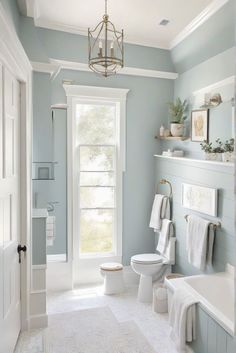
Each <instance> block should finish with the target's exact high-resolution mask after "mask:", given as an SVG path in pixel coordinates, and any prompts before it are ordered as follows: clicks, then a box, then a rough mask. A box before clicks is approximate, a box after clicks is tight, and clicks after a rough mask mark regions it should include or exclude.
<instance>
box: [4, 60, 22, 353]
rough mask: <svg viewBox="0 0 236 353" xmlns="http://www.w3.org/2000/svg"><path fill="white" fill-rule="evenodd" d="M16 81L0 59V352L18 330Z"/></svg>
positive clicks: (12, 341)
mask: <svg viewBox="0 0 236 353" xmlns="http://www.w3.org/2000/svg"><path fill="white" fill-rule="evenodd" d="M19 118H20V85H19V82H18V81H17V80H16V79H15V78H14V77H13V76H12V75H11V74H10V72H9V71H8V70H7V69H5V68H4V67H3V66H2V65H1V63H0V353H12V352H13V350H14V347H15V344H16V340H17V337H18V335H19V332H20V264H19V257H18V253H17V246H18V244H19V242H20V202H19V201H20V200H19V197H20V193H19V185H20V173H19V156H20V151H19V149H20V139H19V129H20V124H19Z"/></svg>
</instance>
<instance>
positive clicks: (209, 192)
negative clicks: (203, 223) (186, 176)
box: [182, 183, 218, 217]
mask: <svg viewBox="0 0 236 353" xmlns="http://www.w3.org/2000/svg"><path fill="white" fill-rule="evenodd" d="M217 203H218V190H217V189H213V188H208V187H205V186H199V185H192V184H185V183H183V184H182V206H183V207H185V208H188V209H190V210H193V211H197V212H201V213H204V214H206V215H209V216H213V217H216V216H217Z"/></svg>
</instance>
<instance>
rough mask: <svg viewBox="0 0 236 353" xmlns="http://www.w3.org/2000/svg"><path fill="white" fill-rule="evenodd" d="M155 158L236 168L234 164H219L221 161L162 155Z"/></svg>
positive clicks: (156, 155)
mask: <svg viewBox="0 0 236 353" xmlns="http://www.w3.org/2000/svg"><path fill="white" fill-rule="evenodd" d="M154 157H156V158H162V159H170V160H174V161H179V162H192V163H196V162H197V163H203V164H208V165H217V166H221V167H230V168H233V167H234V163H229V162H219V161H208V160H205V159H196V158H189V157H168V156H163V155H161V154H155V155H154Z"/></svg>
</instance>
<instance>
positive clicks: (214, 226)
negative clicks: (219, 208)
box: [184, 214, 221, 230]
mask: <svg viewBox="0 0 236 353" xmlns="http://www.w3.org/2000/svg"><path fill="white" fill-rule="evenodd" d="M188 216H189V215H188V214H187V215H185V216H184V218H185V220H186V222H188ZM210 225H212V226H213V228H214V230H215V229H217V228H220V227H221V223H220V222H217V223H210Z"/></svg>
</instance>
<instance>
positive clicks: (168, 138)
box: [155, 136, 189, 141]
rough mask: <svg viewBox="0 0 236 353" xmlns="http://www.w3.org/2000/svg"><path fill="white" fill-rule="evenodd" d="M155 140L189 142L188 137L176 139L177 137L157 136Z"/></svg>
mask: <svg viewBox="0 0 236 353" xmlns="http://www.w3.org/2000/svg"><path fill="white" fill-rule="evenodd" d="M155 139H158V140H168V141H186V140H189V137H188V136H181V137H175V136H167V137H164V136H155Z"/></svg>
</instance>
